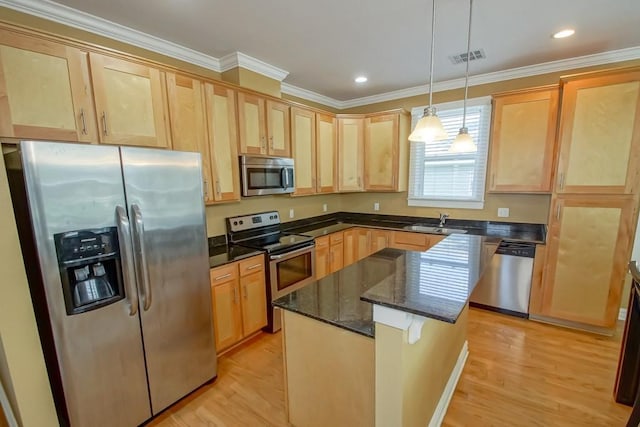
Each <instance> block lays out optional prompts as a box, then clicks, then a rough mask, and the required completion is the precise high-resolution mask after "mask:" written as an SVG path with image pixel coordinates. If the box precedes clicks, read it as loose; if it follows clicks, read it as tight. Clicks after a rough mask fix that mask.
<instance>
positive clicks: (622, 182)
mask: <svg viewBox="0 0 640 427" xmlns="http://www.w3.org/2000/svg"><path fill="white" fill-rule="evenodd" d="M639 104H640V69H634V70H632V71H624V72H617V73H603V74H600V75H591V76H588V77H576V78H572V79H568V80H565V81H563V86H562V108H561V110H562V113H561V117H560V133H559V141H560V147H559V156H558V167H557V174H556V175H557V178H556V183H555V191H556V192H557V193H594V194H595V193H598V194H635V193H637V192H638V188H637V187H638V169H639V168H638V163H639V160H640V111H639V108H638V105H639Z"/></svg>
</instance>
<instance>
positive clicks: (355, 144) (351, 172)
mask: <svg viewBox="0 0 640 427" xmlns="http://www.w3.org/2000/svg"><path fill="white" fill-rule="evenodd" d="M363 157H364V117H354V116H344V117H338V165H339V166H338V190H339V191H362V190H363V189H364V183H363V179H362V178H363V175H364V162H363Z"/></svg>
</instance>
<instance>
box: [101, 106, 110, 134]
mask: <svg viewBox="0 0 640 427" xmlns="http://www.w3.org/2000/svg"><path fill="white" fill-rule="evenodd" d="M102 128H103V129H102V131H103V132H104V136H108V135H109V131H108V130H107V112H106V111H103V112H102Z"/></svg>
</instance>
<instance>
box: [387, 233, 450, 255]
mask: <svg viewBox="0 0 640 427" xmlns="http://www.w3.org/2000/svg"><path fill="white" fill-rule="evenodd" d="M445 237H447V236H442V235H439V234H425V233H411V232H407V231H394V232H392V233H391V243H390V244H389V247H390V248H393V249H404V250H407V251H419V252H422V251H426V250H427V249H429V248H430V247H432V246H435V245H436V244H437V243H438V242H440V241H441V240H442V239H444V238H445Z"/></svg>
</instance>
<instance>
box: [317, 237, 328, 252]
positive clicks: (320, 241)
mask: <svg viewBox="0 0 640 427" xmlns="http://www.w3.org/2000/svg"><path fill="white" fill-rule="evenodd" d="M328 246H329V236H322V237H317V238H316V249H321V248H326V247H328Z"/></svg>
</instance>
